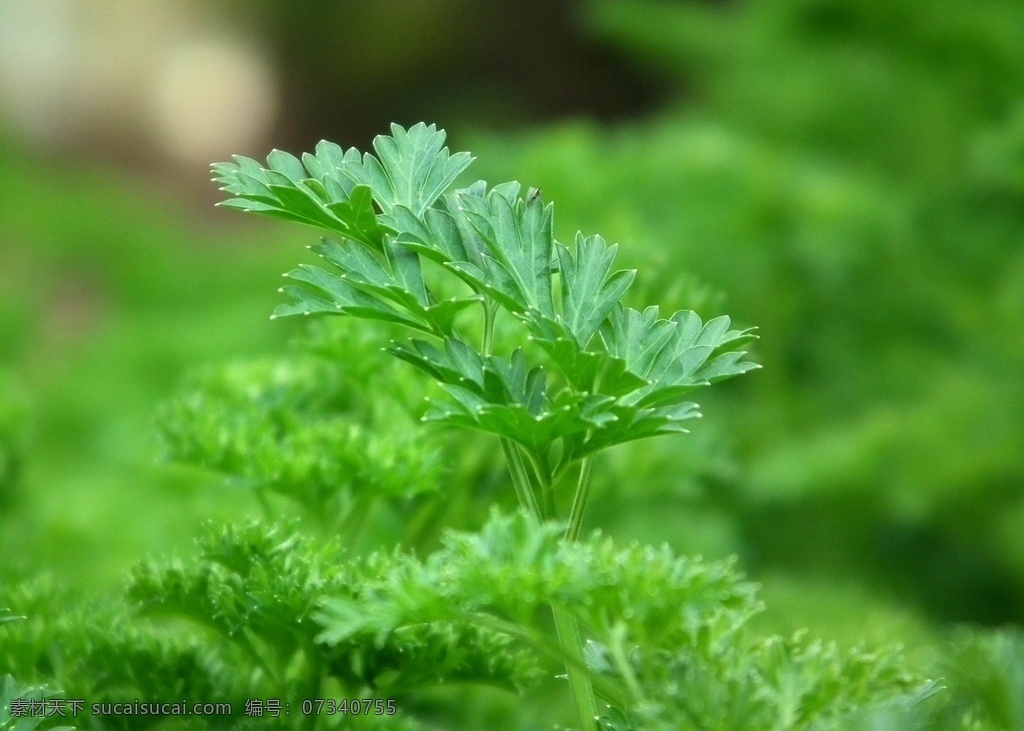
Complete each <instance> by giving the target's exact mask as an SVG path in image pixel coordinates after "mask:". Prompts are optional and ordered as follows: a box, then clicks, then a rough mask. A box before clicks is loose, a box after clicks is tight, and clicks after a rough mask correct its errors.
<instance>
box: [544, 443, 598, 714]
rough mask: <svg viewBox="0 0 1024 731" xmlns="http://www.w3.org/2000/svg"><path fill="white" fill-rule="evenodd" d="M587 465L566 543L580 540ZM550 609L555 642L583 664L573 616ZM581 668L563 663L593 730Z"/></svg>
mask: <svg viewBox="0 0 1024 731" xmlns="http://www.w3.org/2000/svg"><path fill="white" fill-rule="evenodd" d="M590 464H591V461H590V457H584V458H583V460H582V462H581V463H580V477H579V482H578V483H577V484H576V494H575V495H574V496H573V500H572V510H571V511H570V513H569V527H568V528H566V531H565V538H564V540H565V541H566V542H567V543H575V542H576V541H577V540H579V537H580V530H581V529H582V527H583V508H584V507H585V506H586V504H587V495H588V494H589V492H590ZM551 611H552V612H553V613H554V615H555V628H556V629H557V630H558V641H559V643H560V644H561V645H562V650H563V651H565V653H566V654H568V655H569V656H570V657H572V658H573V659H575V660H579V661H580V663H582V662H583V640H582V638H581V637H580V628H579V624H577V622H576V618H575V617H574V616H572V614H571V613H570V612H569V611H568V610H566V609H565V608H563V607H557V606H552V607H551ZM580 667H586V665H580V664H578V663H572V664H566V668H565V669H566V674H567V675H568V676H569V687H570V688H571V689H572V697H573V700H574V701H575V702H576V712H577V713H578V714H579V717H580V723H581V724H582V725H583V729H584V731H596V729H597V723H596V721H595V719H596V718H597V699H596V698H595V697H594V687H593V685H591V682H590V676H589V675H588V674H587V673H586V672H585V671H582V670H580Z"/></svg>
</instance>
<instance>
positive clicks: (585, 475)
mask: <svg viewBox="0 0 1024 731" xmlns="http://www.w3.org/2000/svg"><path fill="white" fill-rule="evenodd" d="M590 465H591V458H590V457H584V458H583V459H582V460H580V479H579V482H577V483H576V495H575V496H573V499H572V510H571V511H570V512H569V527H568V528H566V530H565V540H567V541H569V542H570V543H572V542H575V541H577V540H579V537H580V531H581V530H582V529H583V510H584V509H585V508H586V507H587V498H588V497H589V496H590Z"/></svg>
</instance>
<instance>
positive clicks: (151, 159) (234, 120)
mask: <svg viewBox="0 0 1024 731" xmlns="http://www.w3.org/2000/svg"><path fill="white" fill-rule="evenodd" d="M577 11H578V8H577V3H575V2H570V1H568V0H562V1H560V2H547V1H545V0H524V1H521V2H517V3H509V2H493V3H480V2H472V1H471V0H374V1H373V2H355V1H353V0H341V1H338V0H333V1H332V0H310V1H309V2H304V3H301V4H292V3H282V2H277V1H275V0H258V1H256V2H252V1H249V2H241V0H229V1H226V2H211V1H209V0H146V2H141V3H140V2H135V1H134V0H0V140H2V139H4V138H6V140H7V143H8V144H9V145H12V146H14V147H26V148H29V149H32V150H33V154H34V155H35V156H38V155H39V154H40V153H42V156H43V157H46V156H47V155H52V156H55V157H60V158H62V159H63V158H67V157H69V156H70V157H71V158H79V159H82V158H85V159H89V158H98V159H101V160H106V161H109V162H113V163H115V164H117V165H121V166H124V167H127V168H128V169H130V170H132V171H134V172H137V173H143V174H149V175H152V174H154V173H156V174H157V175H161V176H164V175H169V176H171V177H172V178H175V177H177V178H180V179H182V180H184V179H189V180H194V181H200V182H199V184H202V183H203V182H204V181H205V177H206V176H205V173H204V172H203V171H204V170H205V168H206V165H207V164H208V163H209V162H210V161H212V160H220V159H224V158H225V157H227V156H228V155H230V154H233V153H240V154H247V155H259V154H265V152H266V151H267V150H269V149H270V148H271V147H281V148H286V149H292V150H296V151H298V150H305V149H309V148H311V147H312V146H313V145H314V144H315V143H316V142H317V141H318V140H320V139H322V138H329V139H334V140H337V141H339V142H341V143H342V144H344V145H345V146H348V145H355V146H360V147H363V146H366V145H367V144H368V142H369V141H370V139H371V138H372V137H373V135H375V134H378V133H380V132H382V131H386V130H387V125H388V124H389V123H390V122H392V121H394V122H400V123H403V124H412V123H414V122H416V121H419V120H425V121H430V122H436V123H437V124H439V125H440V126H442V127H447V128H449V129H451V128H452V127H453V126H455V125H456V124H458V125H464V126H481V125H486V126H488V127H490V128H495V127H497V128H509V127H511V126H515V125H519V124H523V123H531V122H537V121H541V120H545V119H558V118H564V117H572V116H587V117H592V118H598V119H613V118H621V117H627V116H631V115H637V114H641V113H643V112H644V111H647V110H649V109H650V108H651V107H652V106H653V105H654V104H655V102H656V100H657V98H658V96H659V93H658V88H657V87H658V84H657V82H656V81H655V80H654V79H651V78H645V77H641V76H639V75H638V72H636V71H634V70H631V69H630V68H628V67H627V65H626V63H625V62H624V61H623V60H622V59H620V58H619V57H618V56H617V55H616V53H615V52H614V51H613V50H611V49H609V48H606V47H602V46H601V45H599V44H598V42H597V41H594V40H592V39H590V38H588V37H586V36H585V35H584V33H583V31H582V28H581V27H580V24H579V23H578V22H577V17H578V12H577ZM197 174H198V177H197Z"/></svg>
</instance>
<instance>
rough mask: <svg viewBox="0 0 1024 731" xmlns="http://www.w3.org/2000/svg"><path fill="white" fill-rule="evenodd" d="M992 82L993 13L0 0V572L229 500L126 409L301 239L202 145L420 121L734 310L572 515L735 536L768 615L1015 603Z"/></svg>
mask: <svg viewBox="0 0 1024 731" xmlns="http://www.w3.org/2000/svg"><path fill="white" fill-rule="evenodd" d="M1022 80H1024V4H1021V3H1020V2H1019V0H990V2H986V3H963V2H959V1H958V0H931V1H929V2H924V0H719V1H713V0H704V1H703V2H698V1H696V0H693V1H689V2H684V1H676V2H671V1H669V0H660V1H657V2H653V1H647V0H644V1H634V0H587V1H586V2H543V1H541V0H529V1H523V2H519V3H474V2H471V1H470V0H431V1H429V2H423V1H422V0H375V1H373V2H351V1H341V0H333V1H332V0H315V1H313V2H307V3H302V4H301V5H292V4H287V3H280V2H272V1H271V0H262V1H260V2H254V1H252V0H250V1H249V2H245V3H243V2H240V1H237V0H232V1H230V2H218V3H214V2H200V1H199V0H193V1H191V2H188V1H186V0H151V2H147V3H139V4H136V3H129V2H120V1H119V0H77V1H74V0H62V1H61V0H39V1H35V2H29V1H28V0H24V1H22V0H0V556H2V559H0V561H2V562H0V581H11V580H14V579H17V578H25V577H31V576H35V575H37V574H40V573H49V574H51V575H53V576H55V577H56V578H57V580H58V581H60V582H62V583H68V584H71V585H74V586H78V587H81V588H83V589H84V590H88V591H105V590H112V589H116V587H118V586H119V584H120V582H121V579H122V576H123V573H124V571H125V569H126V568H127V567H128V566H130V565H131V564H132V563H133V562H135V561H137V560H138V559H139V558H141V557H143V556H145V555H169V554H173V553H176V552H187V551H188V550H190V549H189V546H190V542H191V539H192V536H193V535H194V534H195V532H196V529H197V527H198V526H199V524H200V523H201V522H202V521H203V520H206V519H209V518H214V519H225V520H226V519H235V518H238V517H241V516H247V515H250V514H251V515H255V514H257V513H258V511H259V508H258V506H257V505H255V504H254V501H253V499H252V496H251V494H250V493H248V492H247V491H245V490H244V489H239V488H238V487H237V486H232V485H231V484H226V483H225V481H224V479H223V478H222V477H218V476H217V475H212V474H209V473H206V472H203V471H201V470H198V469H194V468H187V467H183V466H181V465H174V464H168V463H167V462H166V461H161V458H160V457H161V446H160V442H159V439H158V436H157V429H156V427H155V425H154V424H155V422H154V416H155V414H156V413H157V412H158V410H159V408H160V406H161V404H162V403H165V402H167V401H168V400H169V399H170V398H171V397H172V396H173V395H174V393H175V391H176V389H177V388H179V384H181V383H182V382H183V381H185V379H186V378H187V377H188V374H189V373H190V372H195V371H196V370H197V369H201V368H203V367H204V366H208V365H211V364H217V363H226V362H230V361H236V360H238V359H244V358H259V357H265V356H269V355H274V354H278V353H280V352H282V351H284V350H285V349H286V348H288V347H289V342H291V341H292V340H294V339H295V338H296V337H301V327H300V326H297V325H292V324H291V323H284V324H282V323H276V322H275V323H271V322H269V321H268V320H267V318H266V315H267V314H268V313H269V312H270V311H271V309H272V308H273V306H274V305H275V304H276V303H277V302H278V301H279V296H278V295H277V294H276V292H275V289H276V287H277V286H278V279H277V277H278V275H279V273H280V272H282V271H284V270H286V269H288V268H290V267H291V266H292V265H293V264H294V263H295V262H297V261H298V260H300V259H301V258H302V257H303V255H304V251H303V249H302V248H301V247H302V246H303V245H305V244H308V243H311V242H312V240H313V239H314V237H315V234H314V233H313V232H312V231H308V232H303V231H302V230H294V229H292V228H288V227H283V228H282V227H278V226H276V225H273V224H271V223H267V222H265V221H252V220H245V217H243V216H239V215H237V214H234V213H231V212H229V211H220V210H216V209H214V208H213V207H212V204H213V203H214V202H215V201H216V200H217V199H218V195H217V192H216V191H215V190H214V188H213V186H211V185H210V184H209V183H208V182H207V180H208V177H209V175H208V171H207V165H208V164H209V163H210V162H213V161H218V160H222V159H226V158H228V157H229V156H230V155H231V154H233V153H240V154H246V155H251V156H256V157H262V156H263V155H265V154H266V153H267V152H268V151H269V150H270V149H271V148H273V147H280V148H284V149H288V150H290V151H292V152H296V153H297V152H301V151H303V150H308V149H311V148H312V147H313V145H314V144H315V143H316V141H317V140H319V139H321V138H327V139H332V140H335V141H337V142H339V143H340V144H342V145H344V146H346V147H348V146H357V147H359V148H361V149H364V148H366V147H367V146H368V145H369V143H370V141H371V139H372V137H373V135H374V134H377V133H381V132H385V131H386V130H387V125H388V123H389V122H392V121H395V122H399V123H402V124H406V125H409V124H412V123H414V122H416V121H420V120H424V121H427V122H434V123H437V124H438V125H439V126H440V127H442V128H444V129H446V130H448V132H449V143H450V146H451V147H452V148H453V149H469V150H471V151H472V152H473V153H474V154H475V155H476V156H477V163H476V164H475V165H474V168H473V172H474V173H475V175H476V176H477V177H482V178H486V179H488V180H490V181H492V182H498V181H500V180H506V179H518V180H520V181H522V182H523V183H524V185H533V186H537V187H539V188H541V189H542V190H543V195H544V196H545V198H547V199H549V200H553V201H555V202H556V208H557V219H556V229H557V230H556V235H557V236H558V238H559V239H560V240H563V241H566V240H570V239H571V237H572V236H573V234H574V232H575V231H576V230H577V229H583V231H584V232H585V233H588V234H589V233H601V234H603V235H604V236H605V237H606V238H607V239H609V240H610V241H617V242H620V243H621V249H620V251H621V253H620V257H621V261H623V262H624V263H625V264H627V265H629V266H636V267H638V268H639V269H640V276H639V285H638V286H637V287H636V288H635V289H636V291H635V292H634V294H633V296H634V300H635V301H634V304H639V303H646V302H651V301H654V302H659V303H660V304H661V305H662V306H663V307H665V308H670V309H674V308H678V307H693V308H695V309H697V310H698V311H699V312H700V313H701V314H702V315H703V316H713V315H717V314H729V315H730V316H732V317H733V319H734V321H735V322H737V324H739V325H740V326H743V327H747V326H751V325H757V326H759V327H760V334H761V340H760V341H759V342H758V343H757V344H756V347H755V351H754V352H755V360H757V361H758V362H760V363H762V364H763V365H764V369H763V370H762V371H759V372H757V373H755V374H753V375H751V376H748V377H746V378H743V379H739V380H738V381H737V382H735V383H733V382H730V383H728V384H726V385H723V386H721V387H717V388H715V389H712V392H711V393H709V394H708V395H707V396H705V397H704V399H703V402H702V406H703V407H704V409H703V410H704V412H705V414H706V418H705V419H703V420H702V421H701V422H699V424H698V425H697V426H696V427H695V428H694V429H693V432H694V433H693V434H691V435H689V436H687V437H684V438H678V439H677V438H661V439H659V440H655V441H653V442H647V443H643V444H641V445H639V446H632V447H626V448H621V449H619V450H617V451H615V452H614V453H613V454H610V455H607V456H606V457H604V458H603V459H602V460H601V461H600V463H599V465H598V468H597V469H596V470H595V472H596V474H597V482H596V485H595V490H594V495H593V498H592V504H591V505H592V507H591V508H590V513H589V515H588V522H589V525H590V527H592V528H593V527H598V526H600V527H601V528H602V529H604V530H605V531H607V532H608V533H611V534H612V535H614V536H616V537H621V538H623V539H627V538H639V539H642V540H645V541H650V542H660V541H663V540H664V541H668V542H669V543H671V544H673V545H674V546H676V547H677V548H679V549H680V550H683V551H686V552H692V553H702V554H704V555H708V556H714V557H718V556H726V555H730V554H738V555H739V556H740V560H741V563H742V565H743V566H744V567H745V570H746V571H747V572H748V574H749V575H750V576H752V577H753V578H754V579H755V580H757V581H759V582H762V583H763V584H764V598H765V600H766V602H767V604H768V612H767V614H766V615H765V617H764V618H763V622H764V623H765V625H766V626H768V627H770V628H771V629H774V630H787V631H788V630H791V629H795V628H798V627H804V626H809V627H811V628H812V629H813V630H814V631H815V632H818V633H821V634H823V635H825V636H828V637H833V638H836V639H839V640H840V641H844V642H854V641H856V640H859V639H867V640H872V641H876V640H877V641H881V640H884V641H901V642H905V643H907V644H909V645H910V646H911V647H912V648H920V649H921V651H922V652H925V653H927V652H929V651H930V648H932V647H933V646H934V643H937V642H939V641H941V639H942V638H943V637H945V636H946V634H947V633H948V632H949V631H950V630H951V628H952V627H954V626H955V625H958V624H969V625H978V626H985V627H996V626H1002V625H1015V624H1020V623H1021V622H1024V84H1022ZM371 346H373V347H371ZM374 347H376V343H373V342H372V341H371V342H370V344H369V345H367V347H366V348H363V349H362V350H360V351H359V352H360V353H362V352H363V351H366V354H364V355H360V356H359V357H360V358H364V359H366V358H368V359H372V358H374V357H376V356H373V355H370V354H369V353H370V352H371V351H373V349H374ZM349 355H350V357H352V358H355V357H356V356H355V355H352V354H349ZM415 380H416V379H414V378H410V383H412V382H415ZM443 439H444V440H445V441H446V443H448V444H452V443H454V442H456V441H457V440H460V439H470V441H472V440H471V438H469V437H465V436H461V435H456V434H448V435H443ZM473 444H474V446H475V448H474V449H468V448H464V447H463V448H459V449H457V450H456V449H452V450H451V454H455V453H458V454H460V455H462V456H461V457H460V459H461V461H456V463H454V464H452V465H451V467H450V469H451V471H452V475H453V480H452V482H453V484H456V480H455V478H457V479H458V480H462V481H463V483H468V486H469V487H474V485H475V486H476V487H477V488H479V487H480V486H481V485H483V486H487V485H491V487H489V488H488V489H487V490H484V491H483V492H484V494H485V496H490V495H492V494H493V489H494V487H493V484H492V483H494V482H496V481H497V482H498V483H500V481H501V480H502V479H503V478H502V477H501V475H500V474H498V475H495V474H493V473H489V472H488V471H487V469H482V468H481V467H480V465H481V464H487V460H488V458H487V454H488V452H487V449H488V448H489V447H490V446H493V445H489V444H488V443H487V442H486V441H485V440H476V441H474V442H473ZM451 489H453V490H455V489H458V490H459V491H460V492H465V491H466V490H465V487H459V488H455V487H453V488H451ZM488 490H490V491H488ZM458 504H459V505H463V506H464V507H465V505H464V504H465V501H462V502H460V503H458ZM479 515H482V513H481V512H480V510H479V508H476V509H474V508H472V506H470V507H465V510H464V511H463V512H462V513H459V512H458V511H455V510H453V511H452V512H451V513H450V515H449V516H448V520H449V522H450V523H452V524H459V525H463V526H465V525H472V524H473V522H474V520H476V519H477V517H478V516H479ZM1017 662H1021V663H1024V659H1021V658H1018V660H1017ZM1018 720H1019V721H1020V722H1021V723H1022V724H1024V718H1019V719H1018Z"/></svg>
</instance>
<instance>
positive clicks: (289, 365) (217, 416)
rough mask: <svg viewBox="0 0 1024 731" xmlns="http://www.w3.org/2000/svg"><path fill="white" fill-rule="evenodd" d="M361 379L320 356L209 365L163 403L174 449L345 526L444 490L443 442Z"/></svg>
mask: <svg viewBox="0 0 1024 731" xmlns="http://www.w3.org/2000/svg"><path fill="white" fill-rule="evenodd" d="M360 383H362V379H361V377H360V376H359V374H356V373H352V372H351V370H350V369H346V370H342V369H339V368H337V367H335V366H333V365H332V364H330V363H329V362H327V361H326V360H324V359H323V358H320V357H316V356H314V355H307V356H298V355H296V356H291V357H278V358H275V359H266V360H263V361H255V362H241V363H233V364H228V365H225V366H222V367H220V368H216V369H206V371H204V372H201V373H198V374H195V375H194V376H193V377H192V378H191V380H190V382H188V383H186V384H185V385H184V387H183V388H182V390H181V393H180V394H179V395H178V396H177V397H176V398H175V399H174V400H172V401H171V402H169V403H168V404H166V405H165V406H164V408H163V409H162V411H161V414H160V419H159V424H160V427H161V432H162V435H163V437H164V442H165V445H166V448H167V452H168V456H169V457H170V458H171V459H173V460H175V461H177V462H182V463H186V464H192V465H196V466H201V467H204V468H206V469H210V470H214V471H216V472H218V473H221V474H224V475H227V476H228V477H229V479H230V480H231V481H232V483H233V484H236V485H239V486H242V487H244V488H248V489H252V490H255V491H258V492H263V491H270V492H273V493H276V494H280V495H283V496H285V497H287V498H290V499H291V500H294V501H295V502H297V503H298V504H299V505H301V506H303V507H304V508H306V509H307V512H308V514H309V515H311V516H313V517H314V518H316V519H317V520H320V521H322V522H323V523H324V524H325V525H327V526H330V527H332V528H333V529H335V530H337V529H339V528H340V527H341V526H343V525H346V524H347V523H351V522H352V521H359V520H360V519H361V515H360V513H361V512H363V511H365V510H366V509H367V508H368V506H369V505H370V504H372V503H373V502H374V501H377V500H390V501H394V502H398V501H401V500H405V499H409V498H412V497H414V496H416V495H419V494H423V493H430V492H433V491H435V490H436V489H437V485H438V482H439V480H440V479H441V475H442V469H441V460H440V454H439V449H438V447H437V446H436V445H434V444H431V443H430V441H429V440H428V437H427V436H426V435H424V434H423V433H422V432H414V431H412V430H411V429H410V428H406V429H405V430H403V429H402V428H401V423H402V420H403V418H406V419H407V417H406V415H405V414H403V413H402V411H401V410H400V409H398V408H397V407H396V406H395V405H394V404H393V403H390V402H389V401H388V400H387V399H384V398H379V399H374V400H372V401H369V400H367V398H366V396H367V394H366V393H365V391H362V390H361V389H360V388H359V384H360ZM409 423H410V424H411V420H409ZM385 425H386V426H385Z"/></svg>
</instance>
